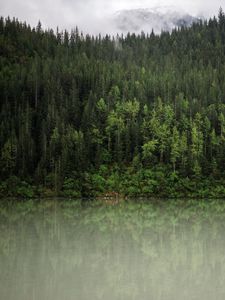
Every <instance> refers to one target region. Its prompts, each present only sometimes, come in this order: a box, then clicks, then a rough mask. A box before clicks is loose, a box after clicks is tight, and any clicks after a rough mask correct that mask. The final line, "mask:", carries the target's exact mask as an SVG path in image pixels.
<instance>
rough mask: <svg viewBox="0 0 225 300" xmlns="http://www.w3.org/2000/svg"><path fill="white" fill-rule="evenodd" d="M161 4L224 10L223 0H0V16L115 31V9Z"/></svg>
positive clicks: (209, 12) (194, 11)
mask: <svg viewBox="0 0 225 300" xmlns="http://www.w3.org/2000/svg"><path fill="white" fill-rule="evenodd" d="M1 2H2V3H1ZM164 6H167V7H168V6H173V7H174V9H176V10H178V11H179V10H181V11H185V12H187V13H189V14H191V15H194V16H199V15H202V16H205V17H209V16H214V15H217V14H218V10H219V7H222V8H223V9H224V10H225V2H224V0H214V1H211V0H182V1H181V0H180V1H179V0H139V1H137V0H133V1H132V2H131V1H128V0H114V1H107V0H85V1H83V0H7V1H5V0H0V7H1V15H2V16H4V17H7V16H10V17H17V18H18V19H19V20H21V21H26V22H27V23H29V24H31V25H32V26H36V25H37V23H38V21H39V20H41V22H42V25H43V27H44V28H53V29H56V27H57V26H58V27H59V28H60V29H65V28H66V29H68V30H70V29H71V28H74V27H75V26H76V25H77V26H78V27H79V28H80V29H81V30H83V31H84V32H86V33H87V32H88V33H90V34H98V33H99V32H101V33H102V34H105V33H107V32H108V33H115V30H116V27H114V26H113V25H112V24H113V22H111V20H112V18H113V16H114V14H115V13H116V12H117V11H119V10H123V9H135V8H153V7H164Z"/></svg>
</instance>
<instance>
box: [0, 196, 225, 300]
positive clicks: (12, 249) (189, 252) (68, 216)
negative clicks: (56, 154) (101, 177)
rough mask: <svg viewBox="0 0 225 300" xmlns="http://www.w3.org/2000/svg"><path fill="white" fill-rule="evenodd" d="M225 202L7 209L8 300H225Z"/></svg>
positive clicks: (0, 242)
mask: <svg viewBox="0 0 225 300" xmlns="http://www.w3.org/2000/svg"><path fill="white" fill-rule="evenodd" d="M224 214H225V204H224V202H223V201H219V200H214V201H194V200H189V201H187V200H186V201H185V200H179V201H178V200H177V201H174V200H173V201H166V200H165V201H154V202H152V201H151V202H140V201H139V202H138V201H137V202H129V203H123V204H120V205H117V206H109V205H102V204H100V203H98V202H97V203H95V202H94V203H92V204H90V203H88V204H87V205H86V204H85V205H84V204H81V202H80V201H66V202H59V201H48V200H45V201H41V202H35V201H28V202H20V203H13V202H10V203H8V204H7V205H6V204H4V205H3V204H1V205H0V231H1V235H0V270H1V273H0V299H7V300H34V299H35V300H45V299H46V300H47V299H48V300H53V299H54V300H62V299H63V300H70V299H71V300H72V299H73V300H74V299H77V300H83V299H87V300H89V299H93V300H95V299H96V300H97V299H107V300H116V299H121V300H122V299H123V300H128V299H129V300H130V299H135V300H136V299H143V300H144V299H146V300H147V299H154V300H157V299H158V300H164V299H165V300H169V299H171V300H174V299H188V300H190V299H196V300H198V299H204V300H208V299H210V300H211V299H218V300H220V299H221V300H222V299H225V286H224V282H225V251H224V249H225V236H224V229H225V218H224Z"/></svg>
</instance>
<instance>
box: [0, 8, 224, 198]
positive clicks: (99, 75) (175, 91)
mask: <svg viewBox="0 0 225 300" xmlns="http://www.w3.org/2000/svg"><path fill="white" fill-rule="evenodd" d="M0 25H1V26H0V49H1V50H0V90H1V95H0V100H1V101H0V102H1V104H0V120H1V121H0V179H1V184H0V193H1V194H2V195H3V194H4V193H5V191H6V193H7V195H11V194H12V195H18V196H25V197H32V196H33V195H34V193H36V194H41V193H46V194H48V195H56V194H61V195H63V194H65V195H68V196H71V197H80V196H95V195H99V194H102V193H104V192H107V191H116V192H121V193H123V194H126V195H132V196H134V195H146V196H151V195H159V196H163V195H166V194H167V195H173V196H174V197H176V196H178V195H193V194H198V195H199V196H201V197H202V196H203V195H205V194H206V193H204V189H205V191H207V192H208V193H209V195H212V194H217V193H218V194H219V195H222V194H223V189H222V188H219V187H221V186H222V184H223V180H224V178H225V172H224V164H225V151H224V149H225V105H224V103H223V102H224V99H225V76H224V72H222V70H223V69H224V68H225V53H224V47H225V38H224V13H223V11H222V10H220V12H219V16H218V18H217V19H216V18H215V19H213V20H208V21H205V22H199V23H197V24H193V25H192V26H191V27H190V28H182V29H179V30H177V29H176V30H174V31H172V32H171V33H162V34H161V35H160V36H155V35H154V34H153V33H152V34H151V35H150V36H145V35H144V34H142V35H135V34H133V35H130V34H128V35H127V36H118V37H117V41H118V44H119V45H121V47H120V48H119V50H118V47H115V40H114V39H112V38H110V37H109V36H105V37H100V36H99V37H91V38H90V36H88V35H87V36H84V35H83V34H82V35H81V34H80V33H79V30H78V29H77V30H76V31H75V32H74V31H72V32H71V35H70V34H69V33H68V32H67V31H65V32H64V33H60V32H57V33H56V34H54V33H53V31H49V30H48V31H44V30H43V29H42V28H41V26H40V24H39V25H38V26H37V28H34V29H31V28H30V26H27V25H26V24H24V23H21V22H19V21H18V20H16V19H12V20H11V19H10V18H7V19H5V20H4V19H3V18H1V22H0ZM13 178H14V179H13ZM187 178H189V180H190V181H188V180H187ZM206 178H210V184H211V186H212V187H211V188H207V187H206V185H203V186H201V187H200V186H199V182H201V181H202V182H206V181H205V180H206ZM175 179H176V180H175ZM217 180H219V182H218V181H217ZM17 181H18V182H17ZM10 182H12V184H11V185H10V184H9V183H10ZM25 182H32V185H34V186H36V187H37V188H36V190H35V191H34V190H33V188H32V187H31V185H29V184H26V183H25ZM214 183H215V185H216V184H218V189H216V188H215V186H214ZM39 188H40V189H39ZM7 189H9V191H7ZM38 189H39V192H38ZM210 193H211V194H210Z"/></svg>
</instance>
